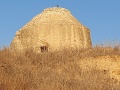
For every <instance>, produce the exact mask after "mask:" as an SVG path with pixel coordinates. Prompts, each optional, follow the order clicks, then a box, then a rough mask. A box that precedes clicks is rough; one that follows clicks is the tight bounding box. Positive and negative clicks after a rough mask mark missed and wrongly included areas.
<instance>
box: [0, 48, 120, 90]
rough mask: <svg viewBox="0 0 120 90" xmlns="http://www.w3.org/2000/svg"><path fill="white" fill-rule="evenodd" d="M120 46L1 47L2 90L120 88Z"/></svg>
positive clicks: (0, 70) (95, 89) (91, 89)
mask: <svg viewBox="0 0 120 90" xmlns="http://www.w3.org/2000/svg"><path fill="white" fill-rule="evenodd" d="M119 80H120V49H119V48H118V47H115V48H110V47H94V48H93V49H83V50H71V51H68V50H62V51H59V52H54V53H50V52H49V53H43V54H36V53H34V52H33V51H32V50H28V51H26V52H25V53H24V54H23V53H21V54H20V53H19V54H17V53H16V52H14V53H13V52H10V51H9V49H7V48H5V49H3V50H0V90H119V89H120V82H119Z"/></svg>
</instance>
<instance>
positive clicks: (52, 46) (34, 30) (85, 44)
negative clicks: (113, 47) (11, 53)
mask: <svg viewBox="0 0 120 90" xmlns="http://www.w3.org/2000/svg"><path fill="white" fill-rule="evenodd" d="M91 47H92V44H91V38H90V30H89V29H88V28H87V27H85V26H83V25H82V24H81V23H80V22H79V21H78V20H77V19H76V18H75V17H73V16H72V14H71V12H70V11H69V10H67V9H65V8H60V7H53V8H47V9H45V10H43V12H42V13H40V14H39V15H37V16H35V17H34V18H33V19H32V20H31V21H30V22H28V23H27V24H26V25H25V26H24V27H22V28H21V29H20V30H19V31H17V32H16V35H15V37H14V39H13V41H12V43H11V45H10V48H11V49H12V50H17V51H24V50H26V49H33V50H34V51H35V52H48V51H49V52H54V51H59V50H62V49H71V48H72V49H81V48H91Z"/></svg>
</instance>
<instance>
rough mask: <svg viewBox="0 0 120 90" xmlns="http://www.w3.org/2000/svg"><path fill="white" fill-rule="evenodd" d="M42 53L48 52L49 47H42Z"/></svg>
mask: <svg viewBox="0 0 120 90" xmlns="http://www.w3.org/2000/svg"><path fill="white" fill-rule="evenodd" d="M40 50H41V52H42V53H43V52H48V47H47V46H41V47H40Z"/></svg>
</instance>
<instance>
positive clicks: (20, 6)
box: [0, 0, 120, 46]
mask: <svg viewBox="0 0 120 90" xmlns="http://www.w3.org/2000/svg"><path fill="white" fill-rule="evenodd" d="M56 5H59V6H60V7H63V8H66V9H68V10H70V11H71V13H72V15H73V16H74V17H76V18H77V19H78V20H79V21H80V22H81V23H82V24H83V25H85V26H87V27H88V28H90V30H91V38H92V43H93V44H94V45H95V44H98V43H103V42H104V43H106V42H111V43H112V42H119V41H120V0H0V46H3V45H4V46H9V45H10V42H11V41H12V39H13V38H14V35H15V32H16V31H17V30H19V29H20V28H22V27H23V26H24V25H25V24H26V23H27V22H29V21H30V20H31V19H32V18H33V17H34V16H36V15H37V14H39V13H41V12H42V10H43V9H45V8H49V7H54V6H56Z"/></svg>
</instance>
